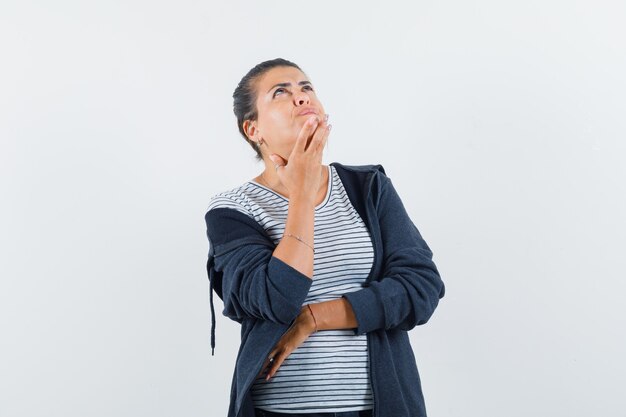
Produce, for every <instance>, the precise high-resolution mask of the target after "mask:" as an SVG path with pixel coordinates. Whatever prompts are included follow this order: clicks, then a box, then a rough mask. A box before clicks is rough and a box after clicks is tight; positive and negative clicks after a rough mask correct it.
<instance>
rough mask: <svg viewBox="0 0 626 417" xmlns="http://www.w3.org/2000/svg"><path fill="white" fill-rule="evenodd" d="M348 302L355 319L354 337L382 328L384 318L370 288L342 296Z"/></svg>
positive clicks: (374, 294)
mask: <svg viewBox="0 0 626 417" xmlns="http://www.w3.org/2000/svg"><path fill="white" fill-rule="evenodd" d="M342 297H343V298H345V299H346V300H348V302H349V303H350V305H351V306H352V311H354V316H355V317H356V321H357V327H356V329H354V334H355V335H361V334H363V333H367V332H369V331H372V330H374V329H379V328H382V327H384V324H385V317H384V315H383V314H381V313H380V312H381V311H383V309H382V306H381V302H380V300H379V299H378V295H377V294H376V293H375V292H374V291H372V289H371V288H370V287H367V288H363V289H360V290H358V291H354V292H351V293H347V294H344V295H342Z"/></svg>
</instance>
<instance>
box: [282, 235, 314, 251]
mask: <svg viewBox="0 0 626 417" xmlns="http://www.w3.org/2000/svg"><path fill="white" fill-rule="evenodd" d="M285 236H287V237H293V238H296V239H298V240H299V241H300V242H302V243H304V244H305V245H307V246H308V247H309V248H311V249H312V250H313V253H315V249H313V246H311V245H309V244H308V243H306V242H305V241H304V240H302V239H300V236H296V235H292V234H291V233H287V234H286V235H284V236H283V237H285Z"/></svg>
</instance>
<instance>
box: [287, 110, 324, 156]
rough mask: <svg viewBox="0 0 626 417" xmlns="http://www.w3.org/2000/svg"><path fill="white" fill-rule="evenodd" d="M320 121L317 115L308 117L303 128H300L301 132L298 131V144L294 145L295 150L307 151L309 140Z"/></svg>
mask: <svg viewBox="0 0 626 417" xmlns="http://www.w3.org/2000/svg"><path fill="white" fill-rule="evenodd" d="M318 123H319V122H318V118H317V116H311V117H309V118H308V119H307V121H306V122H305V123H304V125H302V129H300V133H298V138H297V139H296V145H295V146H294V147H293V150H294V152H295V151H297V152H304V151H305V149H306V144H307V141H308V139H309V137H311V135H312V134H313V132H314V131H315V129H316V128H317V125H318Z"/></svg>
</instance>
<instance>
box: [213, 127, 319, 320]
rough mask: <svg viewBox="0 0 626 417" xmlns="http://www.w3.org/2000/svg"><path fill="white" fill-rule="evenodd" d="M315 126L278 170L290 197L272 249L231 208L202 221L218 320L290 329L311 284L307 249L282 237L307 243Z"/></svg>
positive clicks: (314, 186) (315, 182) (315, 168)
mask: <svg viewBox="0 0 626 417" xmlns="http://www.w3.org/2000/svg"><path fill="white" fill-rule="evenodd" d="M320 127H324V128H323V129H319V128H318V129H317V130H315V129H316V128H317V125H316V124H309V123H306V124H305V126H303V129H302V131H301V132H300V135H299V136H298V139H297V141H296V144H295V146H294V150H293V151H292V153H291V155H290V157H289V163H288V167H286V166H282V167H279V169H278V171H279V173H280V175H281V176H282V178H281V181H282V182H283V184H285V186H287V188H288V190H289V197H290V198H289V208H288V215H287V220H286V223H285V236H284V237H283V238H282V239H281V241H280V242H279V244H278V245H276V246H274V244H273V242H271V241H270V240H269V237H268V236H267V234H266V233H265V231H264V230H263V229H262V227H261V226H260V225H259V224H258V223H257V222H256V221H255V220H254V219H252V218H251V217H250V216H248V215H246V214H243V213H241V212H239V211H237V210H235V209H229V208H214V209H212V210H209V211H208V212H207V214H206V216H205V220H206V224H207V236H208V238H209V241H210V245H211V247H212V252H213V256H211V255H210V256H209V262H208V265H207V266H208V272H209V279H211V280H212V283H213V287H214V288H215V289H216V291H217V294H218V295H219V296H220V298H221V299H222V300H223V301H224V311H223V313H224V315H225V316H227V317H230V318H232V319H233V320H236V321H241V320H242V319H243V318H244V317H254V318H259V319H263V320H268V321H273V322H277V323H282V324H290V323H291V322H292V321H293V320H294V319H295V318H296V317H297V316H298V314H299V313H300V309H301V308H302V304H303V302H304V300H305V298H306V296H307V294H308V291H309V288H310V286H311V283H312V277H313V259H314V258H313V250H311V248H310V247H309V246H307V245H305V244H303V243H302V242H300V241H298V240H297V239H295V238H292V237H288V236H286V235H287V234H289V233H291V234H293V235H296V236H299V237H300V238H301V239H303V240H304V241H305V242H307V243H309V244H311V245H312V244H313V236H314V234H313V233H314V220H315V217H314V216H315V197H316V196H317V191H318V189H319V183H320V179H319V174H318V173H319V172H320V169H321V154H322V151H323V147H324V145H325V142H326V138H327V136H328V129H327V128H326V125H325V124H324V125H320ZM313 132H315V133H314V134H313V138H312V139H311V142H310V144H309V146H308V148H307V147H306V144H307V141H308V138H309V137H310V136H311V134H312V133H313ZM313 191H315V192H313Z"/></svg>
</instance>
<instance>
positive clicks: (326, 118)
mask: <svg viewBox="0 0 626 417" xmlns="http://www.w3.org/2000/svg"><path fill="white" fill-rule="evenodd" d="M324 121H325V122H327V121H328V113H327V114H325V115H324Z"/></svg>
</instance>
